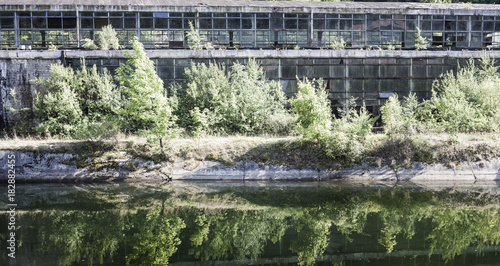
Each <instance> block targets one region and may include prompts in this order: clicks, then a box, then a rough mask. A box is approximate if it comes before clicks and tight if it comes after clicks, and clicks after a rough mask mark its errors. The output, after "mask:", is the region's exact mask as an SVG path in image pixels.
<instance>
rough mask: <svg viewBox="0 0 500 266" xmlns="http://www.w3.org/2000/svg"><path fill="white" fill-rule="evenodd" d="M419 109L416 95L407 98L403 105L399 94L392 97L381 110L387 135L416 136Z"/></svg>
mask: <svg viewBox="0 0 500 266" xmlns="http://www.w3.org/2000/svg"><path fill="white" fill-rule="evenodd" d="M418 108H419V104H418V100H417V96H416V95H415V94H414V93H410V95H409V96H408V97H406V98H405V100H404V102H403V105H401V103H400V101H399V99H398V95H397V94H394V96H392V97H390V98H389V99H388V100H387V102H386V103H385V104H384V105H383V106H382V107H381V108H380V112H381V113H382V120H383V122H384V130H385V133H386V134H387V135H389V136H390V137H394V136H398V135H401V134H403V135H408V136H409V135H413V134H415V133H416V132H417V129H418V128H419V123H418V120H417V112H418ZM421 126H423V125H421Z"/></svg>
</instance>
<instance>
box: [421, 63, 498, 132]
mask: <svg viewBox="0 0 500 266" xmlns="http://www.w3.org/2000/svg"><path fill="white" fill-rule="evenodd" d="M497 69H498V67H496V66H495V65H494V60H491V59H490V58H488V57H484V58H482V59H481V60H480V61H479V65H476V64H475V62H474V60H473V59H471V60H470V61H469V63H468V64H467V66H465V67H459V69H458V71H457V73H456V74H454V73H453V72H448V73H446V74H444V75H443V76H442V77H441V79H439V80H437V81H436V82H435V83H434V84H433V95H432V98H431V99H430V101H429V102H428V104H426V108H427V110H424V111H425V113H426V114H427V116H428V117H430V118H431V119H434V120H435V121H436V122H437V124H438V125H439V126H441V127H442V128H444V129H446V130H447V131H449V132H452V133H453V132H476V131H486V132H490V131H498V130H500V105H498V103H499V102H500V90H498V87H499V86H500V74H498V72H497Z"/></svg>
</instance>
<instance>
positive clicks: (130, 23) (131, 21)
mask: <svg viewBox="0 0 500 266" xmlns="http://www.w3.org/2000/svg"><path fill="white" fill-rule="evenodd" d="M124 22H125V28H126V29H135V28H136V27H137V20H136V19H135V18H126V19H125V21H124Z"/></svg>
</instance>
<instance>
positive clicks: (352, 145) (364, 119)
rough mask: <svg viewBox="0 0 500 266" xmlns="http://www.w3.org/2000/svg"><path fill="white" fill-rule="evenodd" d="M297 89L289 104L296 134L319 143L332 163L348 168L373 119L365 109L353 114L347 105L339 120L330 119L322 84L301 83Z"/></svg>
mask: <svg viewBox="0 0 500 266" xmlns="http://www.w3.org/2000/svg"><path fill="white" fill-rule="evenodd" d="M298 87H299V91H298V93H297V95H296V96H295V98H294V99H292V100H291V105H292V111H293V112H294V113H296V114H297V115H298V118H297V122H296V127H297V131H298V132H299V133H300V134H302V136H303V138H304V139H306V140H308V141H317V142H319V144H320V145H321V146H323V148H324V149H325V151H326V153H327V154H328V156H330V157H332V158H333V159H336V160H342V161H344V162H345V163H348V164H350V163H352V162H354V161H356V160H359V159H360V157H361V155H362V154H363V152H364V151H365V146H366V139H367V136H368V135H369V134H370V133H371V132H372V127H373V124H374V123H375V121H376V119H377V118H372V117H371V115H370V113H369V112H368V111H367V110H366V108H365V107H361V108H360V110H359V111H357V110H356V108H355V106H354V104H353V103H350V104H349V107H348V108H346V111H345V113H344V115H343V116H342V117H341V118H337V119H333V117H332V112H331V109H330V106H329V105H330V101H329V100H328V94H327V93H326V91H325V90H324V87H325V86H324V85H323V82H322V80H319V81H318V82H316V81H315V80H313V81H309V80H307V79H305V80H304V81H299V82H298ZM340 113H342V112H340Z"/></svg>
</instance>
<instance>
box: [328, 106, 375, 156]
mask: <svg viewBox="0 0 500 266" xmlns="http://www.w3.org/2000/svg"><path fill="white" fill-rule="evenodd" d="M376 120H377V117H371V115H370V113H369V112H368V110H366V108H365V107H364V106H363V107H361V108H360V110H359V111H358V110H356V107H355V105H354V104H350V106H349V107H348V108H347V113H346V114H345V115H344V116H343V117H341V118H338V119H335V120H334V122H333V130H332V133H331V134H330V136H329V137H328V139H327V142H326V152H327V154H328V155H329V156H330V157H332V158H334V159H340V160H343V161H344V162H345V163H347V164H350V163H353V162H355V161H357V160H359V159H361V156H362V155H363V154H364V151H365V150H366V140H367V137H368V135H369V134H370V133H371V132H372V128H373V124H374V123H375V121H376Z"/></svg>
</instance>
